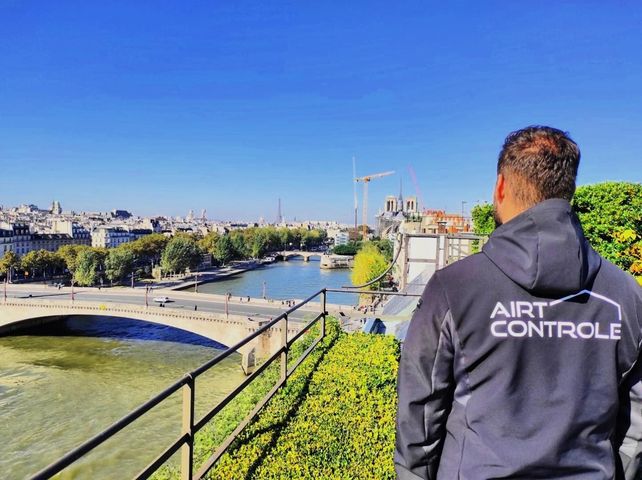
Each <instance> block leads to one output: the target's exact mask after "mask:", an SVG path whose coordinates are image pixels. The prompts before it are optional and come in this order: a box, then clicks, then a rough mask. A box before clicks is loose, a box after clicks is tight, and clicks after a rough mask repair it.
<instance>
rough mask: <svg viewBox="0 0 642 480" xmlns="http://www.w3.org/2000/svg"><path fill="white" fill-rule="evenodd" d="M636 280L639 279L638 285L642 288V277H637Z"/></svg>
mask: <svg viewBox="0 0 642 480" xmlns="http://www.w3.org/2000/svg"><path fill="white" fill-rule="evenodd" d="M635 278H636V279H637V281H638V283H639V284H640V286H641V287H642V277H635Z"/></svg>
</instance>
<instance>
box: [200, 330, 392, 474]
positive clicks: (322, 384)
mask: <svg viewBox="0 0 642 480" xmlns="http://www.w3.org/2000/svg"><path fill="white" fill-rule="evenodd" d="M398 359H399V344H398V342H397V341H396V340H395V339H394V338H392V337H389V336H379V335H365V334H353V335H346V334H343V333H342V334H341V336H340V338H339V340H337V341H336V343H335V344H334V346H333V347H332V348H331V349H330V350H329V351H328V352H327V354H325V357H324V358H323V359H322V361H321V362H320V363H319V365H318V367H317V369H316V371H314V372H313V373H312V376H311V377H309V373H310V371H309V370H310V368H313V367H314V365H312V364H316V363H318V362H319V360H321V359H320V358H316V359H312V362H310V364H308V366H307V368H305V369H302V370H301V371H300V375H299V376H296V375H294V376H293V377H292V379H291V380H289V382H288V386H287V387H286V389H284V390H283V391H282V393H281V394H279V395H277V396H276V397H275V398H274V399H273V400H272V401H271V402H270V403H269V404H268V405H267V406H266V408H265V409H264V411H263V412H262V413H261V415H260V416H259V418H258V420H257V421H256V422H254V423H253V424H252V425H250V426H249V427H248V428H247V429H246V431H245V432H244V433H243V434H242V435H241V437H240V438H239V439H238V441H237V442H235V444H234V445H233V446H232V447H231V448H230V450H229V451H228V453H226V454H225V455H224V456H223V457H222V458H221V460H220V461H219V463H218V464H217V466H216V467H215V469H214V470H213V471H212V472H211V476H210V478H212V479H226V480H227V479H310V480H311V479H315V480H316V479H337V480H338V479H342V480H344V479H384V480H385V479H393V478H395V474H394V466H393V461H392V457H393V450H394V436H395V412H396V398H397V397H396V377H397V367H398ZM297 371H299V370H297Z"/></svg>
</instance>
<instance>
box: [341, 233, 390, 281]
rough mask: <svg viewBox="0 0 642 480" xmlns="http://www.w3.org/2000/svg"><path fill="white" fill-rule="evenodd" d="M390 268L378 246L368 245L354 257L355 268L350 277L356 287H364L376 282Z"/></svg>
mask: <svg viewBox="0 0 642 480" xmlns="http://www.w3.org/2000/svg"><path fill="white" fill-rule="evenodd" d="M386 268H388V262H386V257H385V256H384V255H383V253H381V251H380V250H379V249H378V248H377V246H376V245H374V244H372V243H366V244H365V245H364V246H363V248H362V249H361V250H359V253H357V255H356V256H355V257H354V267H353V268H352V274H351V276H350V278H351V280H352V283H353V284H354V285H363V284H364V283H368V282H370V281H371V280H374V279H375V278H377V277H378V276H379V275H381V274H382V273H383V272H385V271H386Z"/></svg>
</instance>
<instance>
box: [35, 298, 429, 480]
mask: <svg viewBox="0 0 642 480" xmlns="http://www.w3.org/2000/svg"><path fill="white" fill-rule="evenodd" d="M328 292H331V293H351V294H355V293H357V294H367V295H397V296H418V295H415V294H408V293H403V292H387V291H386V292H379V291H371V290H360V289H359V290H347V289H325V288H324V289H323V290H320V291H318V292H316V293H315V294H313V295H311V296H310V297H308V298H306V299H305V300H303V301H302V302H300V303H298V304H296V305H295V306H293V307H292V308H290V309H289V310H286V311H284V312H283V313H282V314H280V315H279V316H278V317H276V318H274V319H273V320H271V321H269V322H268V323H266V324H265V325H263V326H261V327H260V328H258V329H257V330H256V331H255V332H254V333H252V334H251V335H249V336H247V337H246V338H244V339H243V340H241V341H240V342H238V343H237V344H236V345H232V346H231V347H229V348H228V349H227V350H225V351H223V352H221V353H220V354H219V355H217V356H216V357H214V358H213V359H212V360H209V361H208V362H206V363H204V364H202V365H201V366H199V367H197V368H196V369H194V370H192V371H191V372H189V373H187V374H186V375H185V376H183V378H181V379H180V380H178V381H176V382H174V383H173V384H172V385H170V386H169V387H167V388H166V389H165V390H163V391H162V392H160V393H159V394H157V395H156V396H154V397H153V398H151V399H150V400H148V401H147V402H145V403H144V404H142V405H141V406H139V407H138V408H136V409H135V410H133V411H132V412H130V413H129V414H127V415H125V416H124V417H123V418H121V419H120V420H118V421H117V422H115V423H113V424H112V425H111V426H109V427H108V428H106V429H105V430H103V431H102V432H100V433H99V434H97V435H95V436H94V437H92V438H91V439H89V440H87V441H86V442H84V443H83V444H81V445H79V446H78V447H76V448H75V449H73V450H72V451H70V452H69V453H67V454H66V455H64V456H63V457H62V458H60V459H59V460H57V461H55V462H54V463H52V464H50V465H49V466H47V467H45V468H44V469H42V470H40V471H39V472H38V473H36V474H35V475H34V476H33V477H31V478H32V480H44V479H49V478H51V477H52V476H54V475H56V474H58V473H60V472H62V471H63V470H64V469H66V468H67V467H69V466H70V465H72V464H73V463H75V462H76V461H78V460H79V459H80V458H81V457H83V456H84V455H86V454H88V453H89V452H91V451H92V450H94V449H95V448H97V447H99V446H100V445H102V444H103V443H104V442H106V441H107V440H109V439H110V438H112V437H113V436H114V435H116V434H117V433H118V432H120V431H121V430H123V429H124V428H125V427H127V426H129V425H131V424H132V423H133V422H134V421H136V420H138V419H139V418H141V417H143V416H144V415H145V414H147V413H148V412H150V411H151V410H152V409H153V408H154V407H156V406H158V405H160V404H161V403H163V402H164V401H166V400H167V399H168V398H169V397H170V396H172V395H173V394H175V393H176V392H178V391H179V390H182V428H181V433H180V435H179V437H178V438H176V439H175V440H174V441H173V442H172V443H171V444H170V445H169V446H168V447H167V448H165V450H163V452H162V453H161V454H160V455H158V456H157V457H156V458H155V459H154V460H153V461H152V462H151V463H149V464H148V465H147V466H146V467H145V468H144V469H142V470H141V471H140V472H139V473H138V474H137V475H136V476H135V477H134V478H135V479H145V478H149V477H150V476H151V475H152V474H153V473H154V472H156V471H157V470H158V469H159V468H160V467H161V466H162V465H163V464H165V463H166V462H167V461H168V460H169V459H170V458H171V457H172V456H173V455H174V454H176V453H177V452H179V450H180V452H181V462H180V472H181V479H182V480H192V479H201V478H203V477H204V476H205V475H206V474H207V473H208V472H209V471H210V470H211V469H212V467H213V466H214V465H215V463H216V462H217V461H218V459H219V458H220V457H221V456H222V455H223V454H224V453H225V452H226V450H227V449H228V448H229V446H230V445H231V444H232V442H234V440H235V439H236V438H237V437H238V436H239V435H240V433H241V432H242V431H243V429H245V427H246V426H247V425H248V424H249V423H250V422H251V421H252V420H253V419H254V418H255V417H256V416H257V415H258V413H259V412H260V410H261V409H262V408H263V407H264V406H265V404H267V402H268V401H269V400H270V399H271V398H272V397H273V396H274V394H275V393H276V392H277V391H278V390H279V388H281V387H282V386H283V385H284V384H285V383H286V381H287V379H288V377H290V375H292V373H293V372H294V371H295V370H296V369H297V367H298V366H299V365H301V363H302V362H303V361H304V360H305V359H306V358H307V357H308V355H310V353H311V352H312V351H313V350H314V349H315V347H316V346H317V345H318V344H319V342H321V341H322V340H323V339H324V338H325V335H326V317H327V315H328V312H327V311H326V300H327V294H328ZM317 297H321V301H320V306H321V311H320V312H319V313H318V314H317V315H316V316H315V317H314V319H313V320H311V321H310V322H308V323H307V324H306V325H305V326H304V327H303V328H302V329H301V330H300V331H299V332H298V333H296V334H295V335H294V336H293V337H292V338H288V333H287V332H288V328H287V327H288V317H289V315H290V314H292V313H293V312H295V311H296V310H298V309H299V308H301V307H302V306H304V305H306V304H307V303H309V302H311V301H312V300H314V299H316V298H317ZM279 323H283V324H284V325H283V328H282V330H281V346H280V348H278V349H277V350H276V351H275V352H273V353H271V355H270V356H269V357H268V358H267V359H265V360H264V361H263V363H262V364H261V365H260V366H259V367H258V368H256V370H255V371H254V372H253V373H252V374H251V375H249V376H248V377H246V378H245V379H244V380H243V382H241V384H240V385H238V386H237V387H236V388H235V389H234V390H233V391H232V392H230V393H229V394H228V395H227V396H225V397H224V398H223V399H222V400H221V401H220V402H219V403H218V404H217V405H215V406H214V407H213V408H211V409H210V410H209V411H208V412H207V413H205V414H204V415H203V416H202V417H201V418H200V419H198V420H197V419H196V418H195V400H196V399H195V397H196V393H195V392H196V390H195V386H196V380H197V379H198V377H199V376H201V375H203V374H204V373H206V372H208V371H209V370H211V369H212V368H213V367H215V366H216V365H218V364H220V363H221V362H222V361H223V360H224V359H226V358H228V357H229V356H230V355H232V354H233V353H235V352H236V351H237V350H239V349H241V348H242V347H244V346H245V345H247V344H248V343H250V342H252V341H253V340H255V339H256V338H257V337H259V336H260V335H262V334H264V333H265V332H267V331H268V330H269V329H270V328H272V327H275V326H276V325H277V324H279ZM318 324H320V327H321V328H320V333H319V335H318V337H316V338H315V340H314V341H313V342H312V343H311V344H310V346H309V347H308V348H307V349H306V350H305V351H304V352H303V353H302V354H301V355H300V357H299V358H297V359H296V360H294V362H293V363H292V364H291V366H290V367H289V368H288V360H289V359H288V355H289V353H290V350H291V348H292V345H293V344H294V343H295V342H296V341H297V340H299V339H300V338H301V337H302V336H303V335H305V334H306V333H308V332H309V331H310V329H312V328H313V327H314V326H315V325H318ZM277 360H280V362H279V363H280V375H279V378H278V380H277V382H276V384H275V385H274V386H273V387H272V388H271V389H270V391H269V392H268V393H267V394H265V396H264V397H263V398H262V399H261V400H260V401H259V402H258V403H257V404H256V406H255V407H254V408H253V409H252V411H251V412H250V413H249V414H248V415H247V416H246V417H245V418H244V419H243V421H242V422H241V423H240V424H239V425H238V426H237V427H236V428H235V429H234V431H233V432H232V433H230V434H229V435H228V436H227V438H226V439H225V440H224V441H223V442H222V443H221V444H220V445H219V446H218V448H217V449H216V451H214V453H213V454H212V455H211V456H210V457H209V458H208V459H207V460H205V461H204V462H203V464H202V465H201V466H200V468H199V469H198V471H197V472H196V473H194V467H195V466H194V439H195V436H196V434H197V433H198V432H199V431H200V430H201V429H202V428H203V427H205V425H207V423H208V422H210V421H211V420H212V419H213V418H214V417H215V416H216V415H217V414H218V413H220V412H221V410H223V408H225V406H226V405H228V404H229V403H230V402H231V401H232V400H234V399H235V398H236V397H237V396H238V395H239V394H240V393H241V392H243V391H244V390H245V389H246V388H247V387H248V386H249V385H250V384H251V383H252V382H253V381H254V380H255V379H256V378H257V377H258V376H259V375H261V373H263V372H264V371H265V370H266V369H267V368H268V367H269V366H270V365H272V364H273V363H274V362H276V361H277Z"/></svg>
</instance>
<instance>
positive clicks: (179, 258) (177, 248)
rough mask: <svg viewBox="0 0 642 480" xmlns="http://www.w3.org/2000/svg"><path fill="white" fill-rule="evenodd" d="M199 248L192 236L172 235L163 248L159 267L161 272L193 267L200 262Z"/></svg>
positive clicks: (173, 271) (178, 270)
mask: <svg viewBox="0 0 642 480" xmlns="http://www.w3.org/2000/svg"><path fill="white" fill-rule="evenodd" d="M201 255H202V252H201V249H200V248H199V246H198V244H197V243H196V240H194V238H191V237H188V236H185V235H179V236H175V237H173V238H172V239H171V240H170V241H169V242H168V243H167V246H166V247H165V250H163V254H162V256H161V268H162V270H163V272H172V273H182V272H184V271H185V270H187V269H188V268H190V269H195V268H196V267H198V265H199V264H200V262H201Z"/></svg>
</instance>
